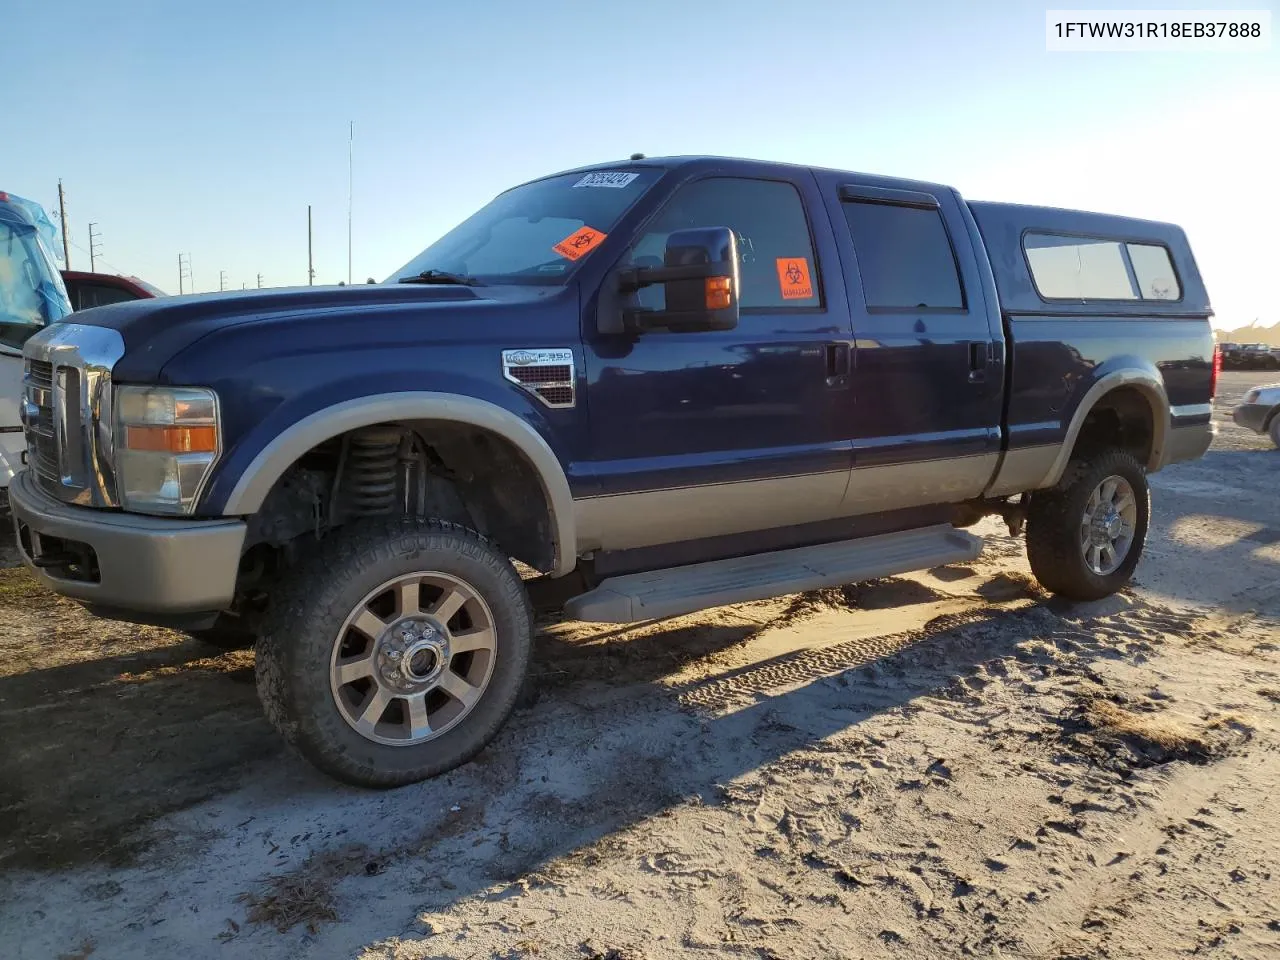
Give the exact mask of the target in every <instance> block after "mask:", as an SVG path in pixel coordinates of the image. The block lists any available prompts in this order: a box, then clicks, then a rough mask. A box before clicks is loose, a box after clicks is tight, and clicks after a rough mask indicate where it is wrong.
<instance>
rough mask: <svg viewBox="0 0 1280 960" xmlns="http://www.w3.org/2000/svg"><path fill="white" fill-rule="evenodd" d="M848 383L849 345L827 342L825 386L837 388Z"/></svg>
mask: <svg viewBox="0 0 1280 960" xmlns="http://www.w3.org/2000/svg"><path fill="white" fill-rule="evenodd" d="M848 383H849V345H848V344H847V343H828V344H827V386H828V387H831V388H833V389H838V388H840V387H843V386H847V385H848Z"/></svg>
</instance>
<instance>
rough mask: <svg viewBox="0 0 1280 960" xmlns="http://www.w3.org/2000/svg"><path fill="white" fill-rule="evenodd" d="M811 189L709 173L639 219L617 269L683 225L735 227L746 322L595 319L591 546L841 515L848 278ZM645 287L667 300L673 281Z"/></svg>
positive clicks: (659, 250)
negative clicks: (599, 322) (809, 210)
mask: <svg viewBox="0 0 1280 960" xmlns="http://www.w3.org/2000/svg"><path fill="white" fill-rule="evenodd" d="M735 172H736V171H735ZM806 198H809V199H810V201H811V202H814V201H816V200H817V197H816V193H815V185H814V183H813V181H812V179H811V178H809V177H808V175H807V174H801V175H800V176H799V177H798V178H797V179H796V180H787V179H776V178H772V179H755V178H753V177H751V176H749V175H748V176H732V177H730V176H711V177H704V178H702V179H695V180H692V181H689V182H686V183H685V184H683V185H681V186H680V187H678V188H677V189H676V190H675V192H674V193H673V194H672V196H671V198H670V199H669V200H668V201H667V202H666V204H665V205H664V206H663V207H662V208H661V209H660V210H659V211H658V213H657V214H656V215H655V217H654V218H653V219H652V220H651V221H650V222H649V223H648V224H647V225H645V226H644V227H643V228H641V230H640V231H639V235H638V237H637V239H636V242H635V243H634V244H633V245H632V247H631V249H630V250H629V251H628V253H627V254H626V255H625V256H624V258H623V260H622V262H621V263H620V264H619V266H620V267H622V266H634V265H642V264H660V263H661V262H662V257H663V251H664V247H665V242H666V238H667V235H668V234H670V233H671V232H672V231H674V230H679V229H684V228H690V227H715V226H725V227H729V228H731V229H732V230H733V231H734V233H735V234H736V237H737V242H738V252H739V258H740V261H741V263H740V276H741V291H740V304H741V320H740V322H739V325H738V327H737V329H734V330H727V331H717V332H694V333H672V332H666V331H657V332H646V333H641V334H618V335H602V334H599V333H596V332H594V329H593V328H592V329H589V330H588V332H587V334H586V366H587V377H588V388H587V389H588V406H589V409H590V418H591V451H592V454H591V456H592V467H593V470H594V473H595V480H596V483H597V489H598V492H599V495H598V496H596V497H593V498H591V499H590V500H587V501H583V502H580V504H579V528H580V529H579V539H580V542H581V543H582V544H583V546H584V547H585V548H586V549H602V550H606V551H612V550H625V549H632V548H638V547H645V546H649V545H653V544H669V543H673V542H677V541H693V540H701V539H705V538H711V537H720V536H724V535H728V534H736V533H744V532H748V531H768V530H771V529H776V528H781V527H785V526H788V525H792V524H798V523H804V522H807V521H813V520H821V519H825V518H828V517H831V516H833V515H835V514H836V513H837V512H838V510H839V505H840V502H841V500H842V498H843V496H844V491H845V486H846V483H847V480H848V472H849V466H850V442H849V432H848V431H849V429H850V420H851V415H852V408H851V405H850V384H849V378H848V376H847V373H848V362H849V347H850V339H851V331H850V323H849V317H848V310H847V306H846V304H845V300H844V293H843V284H842V283H841V282H840V278H839V276H838V275H835V276H832V275H829V274H827V273H824V267H825V266H826V265H827V263H828V262H830V263H831V264H832V269H833V270H838V266H836V263H837V258H836V255H835V253H834V248H833V245H832V241H831V238H830V234H829V232H818V233H817V238H818V242H816V243H815V230H814V229H813V227H814V223H813V221H812V220H811V218H810V217H809V216H808V215H807V214H806V204H805V199H806ZM818 212H819V214H820V215H821V213H822V211H821V210H820V209H819V210H818ZM833 281H834V282H833ZM611 282H614V281H613V280H612V278H606V280H605V283H611ZM634 296H635V297H636V298H637V300H638V301H639V302H638V305H640V306H645V307H652V308H660V307H661V306H662V297H663V292H662V289H661V287H650V288H647V289H645V290H642V291H640V292H639V293H638V294H635V295H634ZM605 299H607V298H605Z"/></svg>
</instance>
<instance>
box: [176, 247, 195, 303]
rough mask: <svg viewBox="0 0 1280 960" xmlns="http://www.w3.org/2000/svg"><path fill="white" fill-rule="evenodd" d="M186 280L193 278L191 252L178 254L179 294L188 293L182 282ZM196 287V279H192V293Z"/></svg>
mask: <svg viewBox="0 0 1280 960" xmlns="http://www.w3.org/2000/svg"><path fill="white" fill-rule="evenodd" d="M184 280H191V254H189V253H180V254H178V296H182V294H184V293H186V290H184V289H183V286H182V282H183V281H184ZM195 287H196V285H195V281H192V283H191V292H192V293H195V292H196V289H195Z"/></svg>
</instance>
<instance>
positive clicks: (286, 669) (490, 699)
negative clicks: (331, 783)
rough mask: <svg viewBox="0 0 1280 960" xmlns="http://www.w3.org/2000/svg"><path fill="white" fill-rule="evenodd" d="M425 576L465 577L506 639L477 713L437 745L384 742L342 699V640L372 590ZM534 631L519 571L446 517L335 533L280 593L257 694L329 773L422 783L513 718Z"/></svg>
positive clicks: (268, 623)
mask: <svg viewBox="0 0 1280 960" xmlns="http://www.w3.org/2000/svg"><path fill="white" fill-rule="evenodd" d="M425 570H432V571H440V572H443V573H447V574H449V575H452V576H454V577H457V578H459V579H460V580H462V581H464V582H465V583H467V584H468V585H469V586H471V587H472V588H474V590H475V591H476V592H477V593H478V594H479V595H480V597H481V598H482V599H483V600H484V602H485V604H486V605H487V606H488V608H489V610H490V612H491V614H492V617H493V623H494V629H495V632H496V635H497V641H496V644H497V645H496V651H497V652H496V655H495V659H494V665H493V670H492V674H491V676H490V679H489V681H488V685H487V687H486V688H485V690H484V692H483V694H482V695H481V696H480V698H479V700H478V701H476V703H475V705H474V706H473V707H472V708H471V711H470V713H469V714H467V715H466V716H465V717H463V718H462V719H461V720H460V721H459V722H458V723H457V724H456V725H455V726H453V727H451V728H449V729H448V730H446V731H445V732H444V733H442V734H440V735H439V736H438V737H437V738H435V739H432V740H428V741H426V742H422V743H416V744H408V745H399V746H394V745H388V744H382V743H377V742H375V741H373V740H370V739H367V738H366V737H364V736H362V735H361V734H360V733H358V732H357V731H356V730H355V729H354V728H352V727H351V726H350V725H349V724H348V723H347V721H346V720H344V719H343V716H342V714H341V713H340V712H339V708H338V706H337V704H336V703H335V702H334V698H333V693H332V691H331V689H330V657H331V654H332V651H333V644H334V642H335V639H336V637H337V633H338V631H339V629H340V628H341V626H342V624H343V622H344V620H345V619H346V617H347V616H348V614H349V613H351V612H352V611H353V609H355V607H356V605H357V604H359V603H360V602H361V600H362V598H363V597H365V596H366V594H368V592H369V591H370V590H374V589H376V588H377V587H378V585H379V584H381V583H383V582H385V581H387V580H388V579H390V578H393V577H396V576H399V575H404V574H411V573H415V572H419V571H425ZM532 624H533V617H532V613H531V610H530V607H529V600H528V597H527V596H526V594H525V590H524V585H523V584H522V583H521V580H520V576H519V574H517V573H516V571H515V569H514V568H513V567H512V565H511V562H510V561H509V560H508V558H507V557H506V556H505V555H504V554H503V553H502V551H500V550H499V549H498V548H497V547H496V546H495V545H494V544H493V543H492V542H490V541H489V540H487V539H486V538H485V537H483V536H481V535H480V534H479V533H477V532H475V531H474V530H470V529H467V528H466V527H463V526H460V525H458V524H454V523H447V522H444V521H440V520H416V519H410V518H405V519H400V520H377V521H362V522H359V523H356V524H352V525H350V526H347V527H343V528H342V529H340V530H338V531H336V532H334V533H333V534H331V535H330V536H329V537H327V538H326V539H325V540H324V541H323V542H322V543H321V544H320V546H319V548H318V549H317V550H316V551H315V553H314V554H313V555H312V557H311V558H310V559H309V560H308V561H307V562H305V563H303V564H301V565H300V566H299V567H298V568H296V569H295V570H294V571H293V572H291V573H290V574H289V575H288V576H287V577H286V579H285V581H284V582H282V583H281V584H280V585H279V586H278V587H277V588H276V591H275V593H274V596H273V597H272V598H271V602H270V604H269V606H268V608H267V611H266V614H265V615H264V618H263V622H262V629H261V632H260V637H259V640H258V644H257V656H256V669H255V673H256V678H257V685H258V696H259V698H260V699H261V701H262V705H263V709H264V710H265V712H266V715H267V718H268V719H269V720H270V721H271V723H272V724H273V725H274V726H275V728H276V729H277V730H279V731H280V733H281V735H282V736H283V737H284V738H285V740H286V741H288V742H289V743H290V744H291V745H292V746H293V747H294V748H295V749H296V750H297V751H298V752H299V753H301V754H302V756H303V757H304V758H306V759H307V760H308V761H310V762H311V763H312V764H313V765H314V766H316V767H318V768H319V769H320V770H322V771H323V772H325V773H327V774H329V775H330V776H333V777H335V778H337V779H339V780H342V781H345V782H347V783H350V784H354V785H356V786H363V787H374V788H387V787H396V786H401V785H403V784H408V783H414V782H417V781H420V780H425V779H427V778H429V777H434V776H438V775H439V774H442V773H445V772H446V771H449V770H452V769H454V768H455V767H458V766H461V765H462V764H464V763H466V762H467V761H468V760H470V759H471V758H472V757H474V756H475V755H476V754H477V753H479V752H480V751H481V750H482V749H484V747H485V746H486V745H487V744H488V743H489V741H490V740H492V739H493V737H494V736H495V735H496V734H497V732H498V730H499V729H500V728H501V727H502V725H503V723H505V722H506V720H507V718H508V717H509V716H510V714H511V712H512V710H513V708H514V707H515V704H516V699H517V696H518V695H519V694H520V692H521V687H522V684H523V682H524V680H525V676H526V673H527V671H528V664H529V652H530V646H531V641H532V632H533V629H532Z"/></svg>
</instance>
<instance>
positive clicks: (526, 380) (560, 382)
mask: <svg viewBox="0 0 1280 960" xmlns="http://www.w3.org/2000/svg"><path fill="white" fill-rule="evenodd" d="M502 375H503V377H504V378H506V379H507V380H509V381H511V382H512V383H514V384H516V385H517V386H518V387H521V388H522V389H524V390H526V391H528V392H529V393H532V394H533V395H534V396H535V397H537V398H538V399H539V400H541V401H542V402H543V403H545V404H546V405H547V406H548V407H572V406H573V404H574V401H575V400H576V393H577V379H576V377H575V375H574V362H573V351H572V350H567V349H559V350H503V351H502Z"/></svg>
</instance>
